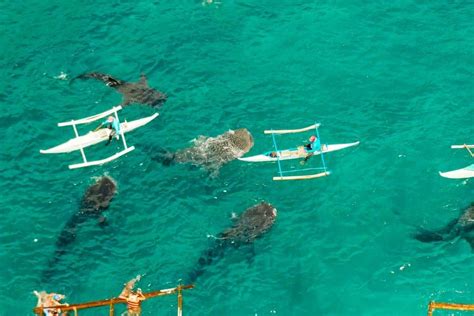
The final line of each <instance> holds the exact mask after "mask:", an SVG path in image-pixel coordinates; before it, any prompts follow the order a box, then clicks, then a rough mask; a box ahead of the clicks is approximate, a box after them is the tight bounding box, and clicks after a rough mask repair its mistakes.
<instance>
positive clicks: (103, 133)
mask: <svg viewBox="0 0 474 316" xmlns="http://www.w3.org/2000/svg"><path fill="white" fill-rule="evenodd" d="M157 116H158V113H155V114H153V115H151V116H148V117H144V118H141V119H138V120H134V121H130V122H122V123H120V130H121V131H122V132H123V133H124V134H125V133H128V132H130V131H133V130H134V129H136V128H139V127H141V126H143V125H146V124H148V123H150V122H151V121H152V120H154V119H155V118H156V117H157ZM111 132H112V130H110V129H108V128H102V129H99V130H98V131H95V132H89V133H87V134H85V135H83V136H79V137H76V138H73V139H71V140H69V141H67V142H65V143H63V144H61V145H58V146H55V147H53V148H50V149H46V150H40V153H42V154H61V153H69V152H72V151H75V150H80V149H82V148H86V147H89V146H92V145H95V144H98V143H100V142H103V141H105V140H108V139H109V135H110V133H111Z"/></svg>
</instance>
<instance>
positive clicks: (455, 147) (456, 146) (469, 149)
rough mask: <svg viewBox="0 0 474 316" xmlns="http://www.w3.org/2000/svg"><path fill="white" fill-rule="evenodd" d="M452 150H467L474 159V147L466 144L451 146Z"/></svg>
mask: <svg viewBox="0 0 474 316" xmlns="http://www.w3.org/2000/svg"><path fill="white" fill-rule="evenodd" d="M451 148H452V149H466V150H467V151H468V152H469V154H470V155H471V157H474V153H472V151H471V148H474V145H466V144H463V145H451Z"/></svg>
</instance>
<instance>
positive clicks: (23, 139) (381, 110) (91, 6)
mask: <svg viewBox="0 0 474 316" xmlns="http://www.w3.org/2000/svg"><path fill="white" fill-rule="evenodd" d="M0 12H1V13H0V23H1V25H0V27H1V30H2V32H1V33H0V34H1V36H0V45H1V50H0V51H1V52H0V66H1V68H2V71H1V72H0V76H1V77H0V79H1V83H2V88H1V89H0V107H1V113H0V122H1V125H2V128H1V129H0V136H1V139H2V146H1V160H0V168H1V173H0V179H1V180H0V189H1V192H2V194H1V195H0V206H1V209H2V212H3V216H2V217H1V219H0V225H1V227H2V229H1V231H0V244H1V247H0V271H2V272H1V273H0V282H1V284H2V291H0V314H1V315H7V314H9V315H30V314H31V308H32V307H33V306H34V304H35V303H36V300H35V298H34V296H33V295H32V294H31V292H32V291H33V290H34V289H37V290H41V289H45V290H48V291H53V290H55V291H59V292H64V293H65V294H66V295H67V296H68V297H69V302H82V301H88V300H94V299H100V298H107V297H111V296H114V295H117V294H118V293H119V292H120V290H121V285H122V283H123V282H124V281H126V280H128V279H130V278H131V277H133V276H134V275H135V274H137V273H146V276H145V277H144V279H143V281H142V284H141V286H142V288H144V289H147V290H154V289H159V288H164V287H172V286H174V285H175V284H176V283H177V282H178V280H179V279H180V278H181V277H182V276H183V275H184V273H185V272H187V271H189V270H190V269H191V268H192V266H193V265H194V263H195V261H196V260H197V259H198V258H199V255H200V253H201V251H203V250H204V249H206V247H207V246H208V245H209V242H208V240H207V235H208V234H214V235H215V234H217V233H219V232H220V231H222V230H223V229H225V228H226V227H228V226H229V225H230V223H231V221H230V216H231V213H232V212H236V213H241V212H242V211H244V210H245V209H246V208H247V207H249V206H251V205H253V204H255V203H257V202H258V201H261V200H265V201H268V202H270V203H272V204H273V205H274V206H275V207H276V208H277V209H278V218H277V221H276V223H275V225H274V227H273V228H272V230H271V231H270V232H269V233H268V234H266V235H265V236H264V238H262V239H259V240H258V241H257V242H256V243H255V253H256V255H255V257H254V260H253V261H252V262H250V263H249V262H247V260H245V259H243V258H244V257H245V254H242V253H241V252H229V253H228V256H227V257H225V258H224V259H223V260H221V261H220V262H219V263H217V264H216V265H214V266H212V267H211V268H210V269H209V270H208V272H207V273H206V274H205V275H203V276H202V278H201V279H199V282H198V283H197V284H196V286H197V287H196V289H194V290H191V291H188V292H186V293H185V296H184V299H185V313H186V314H187V315H255V314H257V315H274V314H277V315H348V314H353V315H423V314H425V312H426V306H427V303H428V301H429V300H439V301H457V302H466V303H469V302H471V303H472V302H473V297H474V295H473V291H474V278H473V277H472V266H473V264H474V256H473V253H472V251H471V249H470V247H469V245H468V244H467V243H466V242H465V241H464V240H454V241H453V242H452V243H440V244H422V243H420V242H418V241H416V240H414V239H413V238H412V234H413V233H414V231H415V228H416V227H417V226H419V225H422V226H424V227H427V228H436V227H440V226H442V225H444V224H446V223H447V222H449V221H450V220H451V219H453V218H455V217H456V216H458V214H459V212H460V209H461V208H463V207H465V206H466V205H468V204H469V203H471V202H473V201H474V197H473V190H472V181H466V182H463V181H452V180H451V181H450V180H446V179H443V178H441V177H439V176H438V174H437V172H438V170H443V171H444V170H450V169H455V168H460V167H462V166H465V165H467V164H469V163H470V158H469V157H468V155H467V154H466V153H465V152H463V151H453V150H450V149H449V145H451V144H454V143H463V142H469V141H470V139H471V138H470V137H471V136H472V133H471V130H470V126H471V123H472V120H471V118H472V114H473V110H472V107H471V105H472V102H473V101H472V100H473V99H474V79H473V78H474V77H473V62H474V58H473V57H474V44H473V43H474V41H473V32H474V25H473V23H472V16H473V15H474V5H473V4H472V3H470V2H467V1H456V2H450V3H446V2H441V1H432V2H430V3H426V4H418V3H415V2H413V1H398V2H396V3H391V2H382V1H379V2H374V3H370V4H367V3H357V2H354V3H334V2H310V1H280V2H275V1H258V2H256V1H225V0H223V3H222V4H221V5H218V6H217V7H216V6H213V5H211V6H202V5H201V3H200V2H198V1H195V2H191V1H188V2H185V1H181V2H151V1H135V2H134V3H127V2H125V3H111V2H105V1H99V2H97V1H94V2H74V1H73V2H69V3H63V2H60V1H49V2H47V3H46V2H38V1H22V2H12V3H8V4H7V3H2V4H0ZM89 71H101V72H106V73H110V74H112V75H114V76H116V77H118V78H120V79H123V80H127V81H137V80H138V79H139V75H140V72H144V73H146V74H147V76H148V80H149V83H150V85H151V86H152V87H155V88H157V89H159V90H161V91H164V92H166V93H167V94H168V95H169V99H168V102H167V103H166V104H165V105H164V106H163V107H162V108H161V109H160V110H159V112H160V117H159V118H158V119H157V120H156V121H154V122H153V123H152V124H150V125H148V126H146V127H144V128H142V129H140V130H139V131H137V132H134V133H133V134H130V136H129V137H128V138H127V139H128V141H129V143H130V144H134V145H135V146H136V147H137V149H136V150H135V152H133V154H130V155H128V157H125V158H123V159H120V160H117V161H114V162H112V163H110V164H107V165H105V166H103V167H97V168H89V169H80V170H75V171H70V170H68V169H67V165H68V164H70V163H73V162H78V161H79V159H80V155H79V154H77V155H75V154H70V155H64V156H62V155H61V156H41V155H40V154H39V153H38V150H39V149H40V148H46V147H50V146H52V145H55V144H57V143H60V142H62V141H64V140H66V139H68V138H69V137H70V136H71V135H72V131H70V130H67V129H64V130H62V129H59V128H57V127H56V123H57V122H60V121H64V120H67V119H70V118H79V117H84V116H88V115H90V114H93V113H97V112H100V111H103V110H105V109H107V108H109V107H110V106H111V105H115V104H118V103H119V102H120V100H121V97H120V95H119V94H117V93H116V92H114V91H112V90H111V89H109V88H107V87H105V86H103V85H101V84H100V83H98V82H94V81H84V82H75V83H73V84H69V82H68V81H62V80H59V79H55V78H54V77H55V76H58V75H59V74H60V73H61V72H65V73H67V74H68V75H69V76H70V77H74V76H76V75H78V74H81V73H83V72H89ZM151 113H153V110H152V109H150V108H147V107H145V106H138V105H136V106H131V107H128V108H126V109H125V110H124V111H123V114H122V116H123V117H125V118H127V119H129V120H130V119H134V118H138V117H142V116H146V115H150V114H151ZM314 120H317V121H320V122H322V123H323V128H322V129H321V133H322V135H321V136H322V138H323V141H324V142H328V143H337V142H350V141H354V140H360V141H361V145H360V146H359V147H358V148H356V149H349V150H346V151H341V152H338V153H334V154H331V155H328V156H327V157H326V158H327V162H328V164H329V167H330V169H331V170H332V171H333V175H331V176H330V177H327V178H324V179H319V180H314V181H302V182H297V181H294V182H288V183H277V182H272V181H271V176H273V175H274V174H275V171H276V166H275V165H258V166H257V165H251V164H244V163H240V162H238V161H234V162H231V163H229V164H228V165H226V166H224V167H223V168H222V170H221V172H220V176H219V177H218V178H216V179H209V178H208V177H207V174H206V173H205V172H204V171H202V170H199V169H197V168H193V167H190V166H186V165H174V166H171V167H163V166H161V165H159V164H157V163H156V162H153V161H151V159H150V156H151V155H152V154H153V150H156V149H157V148H159V147H164V148H168V149H178V148H182V147H185V146H187V145H188V141H189V140H191V139H193V138H195V137H196V136H198V135H211V136H213V135H218V134H221V133H223V132H224V131H226V130H228V129H230V128H234V129H235V128H240V127H246V128H248V129H249V130H250V131H251V132H252V134H253V135H254V138H255V146H254V148H253V150H252V152H251V153H259V152H262V151H265V150H267V149H268V148H269V147H270V146H271V138H269V137H268V136H265V135H263V133H261V132H262V131H263V130H264V129H268V128H293V127H295V128H297V127H302V126H306V125H309V124H311V123H312V122H313V121H314ZM305 137H306V135H303V134H301V135H297V136H295V137H294V138H293V140H294V141H295V142H298V143H299V142H300V141H303V140H304V138H305ZM98 148H99V149H101V148H100V147H98ZM111 149H112V148H111ZM89 152H90V151H89ZM104 173H107V174H109V175H110V176H112V177H113V178H114V179H115V180H116V181H117V183H118V185H119V190H118V194H117V196H116V197H115V198H114V200H113V202H112V205H111V207H110V209H109V210H108V211H107V216H108V219H109V226H108V227H107V228H106V229H105V230H102V229H100V228H99V227H98V226H97V225H95V223H93V222H87V223H85V224H84V225H82V226H81V228H80V232H79V236H78V239H77V242H75V243H74V245H73V246H72V247H71V251H70V253H69V254H67V255H65V256H64V257H63V258H62V260H61V262H60V263H59V264H58V265H57V275H56V278H55V279H54V280H50V281H49V282H41V275H42V273H43V271H44V270H45V268H46V267H47V264H48V261H49V259H50V258H51V256H52V255H53V254H54V249H55V247H54V244H55V241H56V238H57V236H58V234H59V233H60V231H61V229H62V228H63V225H64V223H65V222H66V221H67V220H68V218H69V217H70V216H71V215H72V214H73V213H74V212H75V211H76V210H77V209H78V205H79V202H80V199H81V197H82V195H83V193H84V192H85V190H86V188H87V187H88V185H90V184H91V183H93V178H94V177H97V176H100V175H102V174H104ZM35 238H36V239H37V240H38V241H37V242H34V239H35ZM174 305H175V298H174V297H170V298H162V299H154V300H151V301H149V302H146V303H145V304H144V308H145V312H144V315H155V314H156V313H157V312H156V311H158V313H159V314H160V315H174V313H175V308H174ZM437 314H438V313H437ZM439 314H440V315H443V313H439ZM446 314H447V313H446ZM81 315H82V313H81ZM85 315H94V312H91V313H89V314H86V313H85Z"/></svg>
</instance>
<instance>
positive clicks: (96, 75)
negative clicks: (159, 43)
mask: <svg viewBox="0 0 474 316" xmlns="http://www.w3.org/2000/svg"><path fill="white" fill-rule="evenodd" d="M90 78H92V79H97V80H100V81H102V82H104V83H105V84H106V85H107V86H108V87H112V88H114V89H115V90H117V91H118V92H119V93H121V94H122V95H123V100H122V103H121V105H122V106H126V105H129V104H132V103H140V104H147V105H150V106H152V107H157V106H160V105H162V104H163V103H164V102H166V99H167V96H166V94H164V93H162V92H160V91H158V90H155V89H153V88H151V87H150V86H149V85H148V80H147V78H146V76H145V75H144V74H141V76H140V81H138V82H125V81H122V80H119V79H115V78H114V77H112V76H110V75H107V74H103V73H100V72H91V73H86V74H82V75H79V76H78V77H76V79H90Z"/></svg>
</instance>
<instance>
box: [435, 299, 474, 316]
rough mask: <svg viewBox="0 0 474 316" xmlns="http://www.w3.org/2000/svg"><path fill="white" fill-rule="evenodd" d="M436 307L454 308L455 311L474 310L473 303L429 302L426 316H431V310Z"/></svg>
mask: <svg viewBox="0 0 474 316" xmlns="http://www.w3.org/2000/svg"><path fill="white" fill-rule="evenodd" d="M436 309H444V310H456V311H474V304H456V303H439V302H430V303H429V305H428V316H433V312H434V311H435V310H436Z"/></svg>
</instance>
